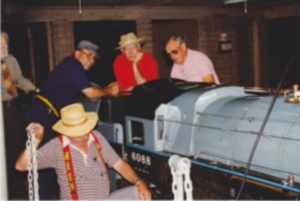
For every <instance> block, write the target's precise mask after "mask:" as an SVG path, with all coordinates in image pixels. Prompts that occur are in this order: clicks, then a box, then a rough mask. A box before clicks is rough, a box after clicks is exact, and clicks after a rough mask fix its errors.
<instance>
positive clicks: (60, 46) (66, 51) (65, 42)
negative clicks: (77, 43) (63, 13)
mask: <svg viewBox="0 0 300 201" xmlns="http://www.w3.org/2000/svg"><path fill="white" fill-rule="evenodd" d="M53 43H54V44H53V50H54V64H55V65H57V64H58V63H60V62H61V61H62V59H63V58H65V57H66V56H68V55H71V54H72V53H73V52H74V33H73V22H71V21H68V20H57V21H54V22H53Z"/></svg>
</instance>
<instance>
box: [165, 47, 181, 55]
mask: <svg viewBox="0 0 300 201" xmlns="http://www.w3.org/2000/svg"><path fill="white" fill-rule="evenodd" d="M178 49H179V47H178V48H177V49H176V50H171V51H170V52H167V54H168V55H169V57H171V56H172V55H177V54H178Z"/></svg>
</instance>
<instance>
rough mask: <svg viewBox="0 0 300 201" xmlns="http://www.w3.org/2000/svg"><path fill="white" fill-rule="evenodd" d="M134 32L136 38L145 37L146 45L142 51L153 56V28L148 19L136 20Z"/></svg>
mask: <svg viewBox="0 0 300 201" xmlns="http://www.w3.org/2000/svg"><path fill="white" fill-rule="evenodd" d="M136 30H137V35H138V37H145V38H146V43H145V45H143V51H145V52H148V53H150V54H153V28H152V21H151V19H150V18H146V19H138V20H136Z"/></svg>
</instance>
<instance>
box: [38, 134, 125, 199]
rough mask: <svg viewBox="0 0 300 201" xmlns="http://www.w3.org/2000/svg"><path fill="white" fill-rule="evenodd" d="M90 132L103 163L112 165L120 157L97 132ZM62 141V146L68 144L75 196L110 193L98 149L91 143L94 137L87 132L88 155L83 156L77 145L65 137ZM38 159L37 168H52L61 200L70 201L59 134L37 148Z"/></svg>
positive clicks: (83, 197)
mask: <svg viewBox="0 0 300 201" xmlns="http://www.w3.org/2000/svg"><path fill="white" fill-rule="evenodd" d="M93 133H94V134H95V136H96V137H97V138H98V140H99V143H100V145H101V148H102V153H103V157H104V161H105V163H107V164H108V165H109V166H113V165H114V164H115V163H116V162H117V161H118V160H120V157H119V156H118V155H117V154H116V152H115V151H114V149H113V148H112V147H111V146H110V144H109V143H108V142H107V141H106V140H105V138H104V137H103V136H102V135H101V134H100V133H99V132H98V131H93ZM63 141H64V146H67V145H70V152H71V157H72V161H73V168H74V174H75V181H76V185H77V192H78V198H79V199H80V200H104V199H106V198H107V197H108V195H109V192H110V182H109V177H108V174H107V172H106V167H105V165H104V164H103V162H102V159H101V158H100V156H99V152H98V150H97V148H96V146H95V145H94V143H93V142H94V138H93V136H92V135H90V137H89V141H88V143H89V150H88V155H85V154H84V153H83V152H82V151H80V150H79V149H78V148H76V147H74V146H73V145H72V144H70V142H69V140H68V138H67V137H65V136H63ZM37 161H38V168H39V169H44V168H54V169H55V171H56V174H57V180H58V184H59V186H60V198H61V199H63V200H71V199H72V197H71V193H70V186H69V181H68V178H67V173H66V166H65V161H64V156H63V148H62V144H61V142H60V140H59V139H58V137H56V138H54V139H52V140H51V141H50V142H48V143H47V144H45V145H44V146H42V147H41V148H40V149H39V150H38V158H37Z"/></svg>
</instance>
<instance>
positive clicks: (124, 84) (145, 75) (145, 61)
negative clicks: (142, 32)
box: [114, 32, 158, 91]
mask: <svg viewBox="0 0 300 201" xmlns="http://www.w3.org/2000/svg"><path fill="white" fill-rule="evenodd" d="M143 40H144V38H138V37H137V36H136V35H135V34H134V33H132V32H130V33H128V34H124V35H122V36H121V38H120V42H119V45H120V46H119V47H118V48H117V49H120V50H121V52H122V54H120V55H119V56H118V57H117V58H116V59H115V62H114V72H115V76H116V79H117V81H118V82H119V84H120V85H121V90H122V91H131V90H132V89H133V88H134V87H135V86H137V85H140V84H143V83H144V82H148V81H151V80H154V79H157V78H158V67H157V63H156V61H155V59H154V58H153V56H151V55H150V54H148V53H146V52H142V51H141V46H140V42H141V41H143Z"/></svg>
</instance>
